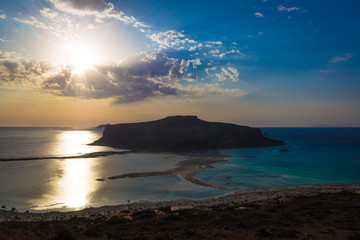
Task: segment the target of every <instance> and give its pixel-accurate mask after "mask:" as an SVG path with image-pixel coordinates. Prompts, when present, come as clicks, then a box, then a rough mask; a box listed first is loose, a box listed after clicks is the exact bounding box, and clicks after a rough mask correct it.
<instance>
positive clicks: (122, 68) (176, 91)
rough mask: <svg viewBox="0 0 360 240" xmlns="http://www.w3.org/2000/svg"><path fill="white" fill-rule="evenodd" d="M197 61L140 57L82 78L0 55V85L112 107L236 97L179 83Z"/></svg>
mask: <svg viewBox="0 0 360 240" xmlns="http://www.w3.org/2000/svg"><path fill="white" fill-rule="evenodd" d="M191 63H193V64H194V63H197V64H200V63H198V60H196V59H195V60H194V61H193V60H182V61H181V62H179V60H178V59H176V58H170V57H168V56H167V55H166V54H165V53H162V52H156V53H152V54H147V53H141V54H137V55H133V56H131V57H129V58H127V59H126V60H125V61H123V62H122V63H120V64H117V65H96V66H93V67H92V68H91V69H88V70H86V71H85V72H84V73H83V74H79V73H75V72H74V71H73V67H72V66H65V67H63V68H62V69H56V68H53V67H51V66H50V65H49V64H47V63H45V62H39V61H23V62H22V61H20V60H18V59H17V58H16V57H14V56H10V55H9V54H8V53H2V52H0V77H1V78H0V81H2V82H3V83H8V84H10V83H11V82H13V83H16V86H17V87H19V85H18V83H24V84H25V83H26V84H27V86H30V87H33V88H35V89H39V88H40V90H42V91H44V92H46V93H51V94H54V95H57V96H71V97H79V98H85V99H112V100H113V102H114V103H116V104H120V103H131V102H137V101H143V100H147V99H152V98H156V97H162V96H203V95H207V96H209V95H211V96H240V95H242V94H244V93H243V92H241V91H240V90H239V89H222V88H219V87H218V85H209V84H208V85H206V84H205V85H202V87H201V85H197V86H196V87H194V86H192V85H191V84H192V83H191V84H190V85H189V82H188V84H186V86H183V85H182V82H183V81H181V80H187V81H189V80H190V79H192V80H196V79H198V78H197V77H196V76H194V75H193V74H191V73H188V72H186V71H187V68H188V67H189V65H190V64H191Z"/></svg>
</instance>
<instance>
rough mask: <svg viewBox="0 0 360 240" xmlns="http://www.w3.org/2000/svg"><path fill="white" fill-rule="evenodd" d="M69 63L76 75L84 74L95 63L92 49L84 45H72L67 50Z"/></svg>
mask: <svg viewBox="0 0 360 240" xmlns="http://www.w3.org/2000/svg"><path fill="white" fill-rule="evenodd" d="M66 53H67V58H68V63H69V64H70V65H71V66H72V67H73V68H74V73H79V74H82V73H83V72H84V71H85V70H87V69H90V68H91V66H92V64H93V63H94V55H93V54H92V51H91V48H89V47H87V46H84V45H80V44H78V45H71V46H67V48H66Z"/></svg>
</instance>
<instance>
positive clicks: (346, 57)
mask: <svg viewBox="0 0 360 240" xmlns="http://www.w3.org/2000/svg"><path fill="white" fill-rule="evenodd" d="M353 56H354V54H352V53H347V54H344V55H342V56H340V57H339V56H336V57H333V58H331V59H330V60H329V62H330V63H337V62H344V61H347V60H349V59H350V58H352V57H353Z"/></svg>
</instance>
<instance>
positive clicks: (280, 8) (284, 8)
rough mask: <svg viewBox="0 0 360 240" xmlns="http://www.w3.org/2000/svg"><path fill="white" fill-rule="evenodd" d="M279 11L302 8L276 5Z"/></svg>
mask: <svg viewBox="0 0 360 240" xmlns="http://www.w3.org/2000/svg"><path fill="white" fill-rule="evenodd" d="M276 8H277V10H278V11H280V12H283V11H288V12H292V11H298V10H300V8H298V7H284V6H282V5H279V6H277V7H276Z"/></svg>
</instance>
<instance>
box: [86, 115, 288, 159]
mask: <svg viewBox="0 0 360 240" xmlns="http://www.w3.org/2000/svg"><path fill="white" fill-rule="evenodd" d="M92 144H93V145H102V146H111V147H118V148H123V149H129V150H134V151H147V152H186V151H206V150H213V149H225V148H248V147H271V146H280V145H284V142H283V141H280V140H274V139H270V138H267V137H265V136H263V134H262V133H261V130H260V129H257V128H252V127H247V126H240V125H236V124H230V123H222V122H207V121H204V120H201V119H199V118H197V117H196V116H171V117H166V118H163V119H160V120H155V121H150V122H139V123H123V124H115V125H107V126H106V127H105V129H104V131H103V135H102V137H101V138H100V139H98V140H96V141H95V142H94V143H92Z"/></svg>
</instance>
